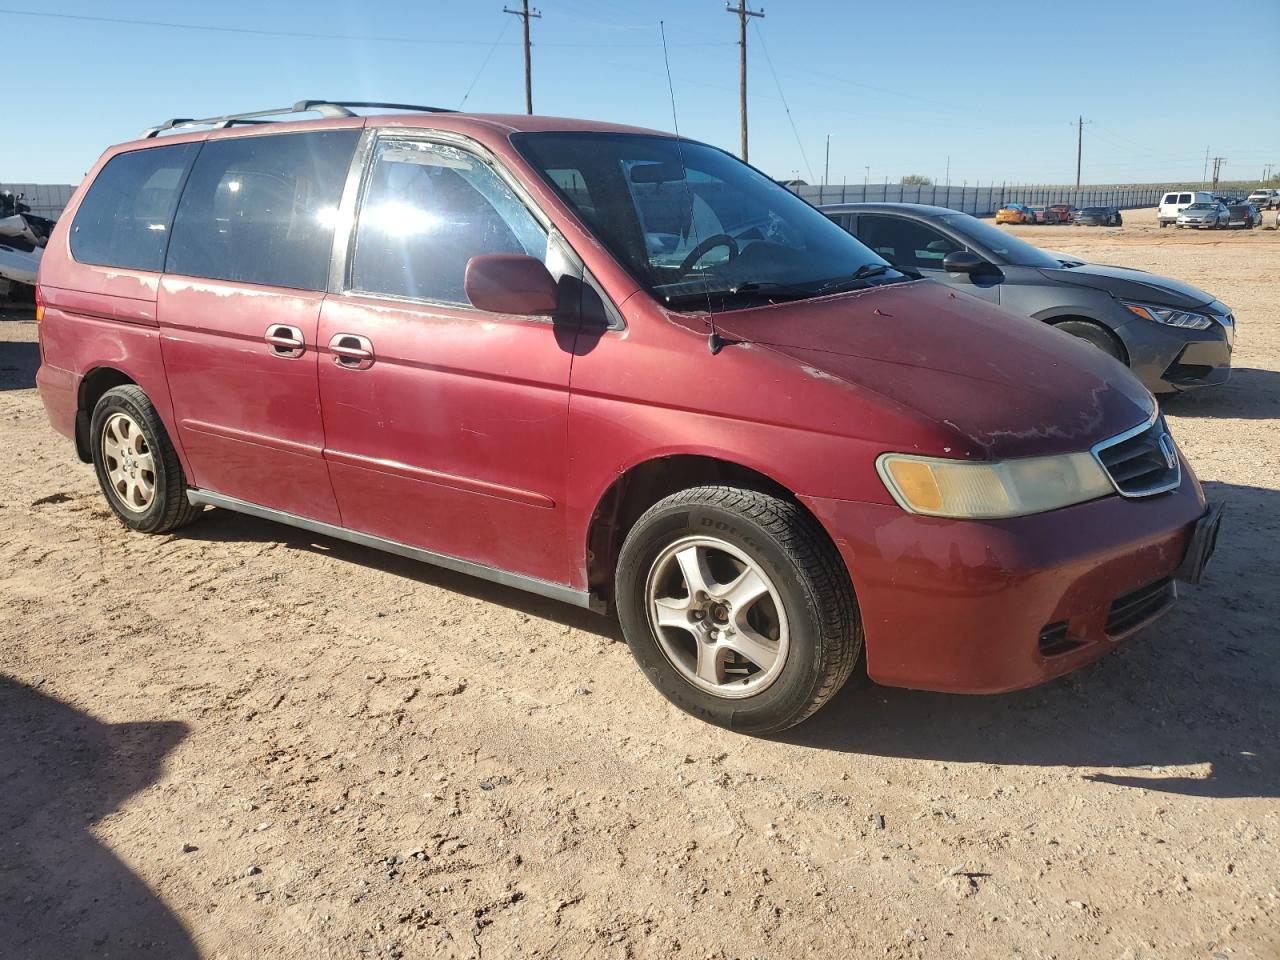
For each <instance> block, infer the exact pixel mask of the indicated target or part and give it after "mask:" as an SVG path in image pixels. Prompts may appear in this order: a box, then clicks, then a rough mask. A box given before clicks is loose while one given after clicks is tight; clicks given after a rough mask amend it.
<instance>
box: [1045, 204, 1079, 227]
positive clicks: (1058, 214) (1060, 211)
mask: <svg viewBox="0 0 1280 960" xmlns="http://www.w3.org/2000/svg"><path fill="white" fill-rule="evenodd" d="M1044 209H1045V214H1046V216H1048V215H1050V214H1052V215H1053V217H1054V219H1053V220H1050V221H1048V222H1049V223H1070V222H1071V218H1072V217H1073V216H1075V213H1076V209H1075V207H1073V206H1071V204H1069V203H1051V204H1049V206H1047V207H1045V208H1044Z"/></svg>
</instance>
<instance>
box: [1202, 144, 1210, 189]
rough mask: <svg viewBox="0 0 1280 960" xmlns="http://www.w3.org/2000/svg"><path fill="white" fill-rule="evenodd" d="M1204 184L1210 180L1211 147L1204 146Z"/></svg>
mask: <svg viewBox="0 0 1280 960" xmlns="http://www.w3.org/2000/svg"><path fill="white" fill-rule="evenodd" d="M1200 182H1201V183H1202V184H1204V183H1208V182H1209V148H1208V147H1205V148H1204V173H1203V174H1201V175H1200Z"/></svg>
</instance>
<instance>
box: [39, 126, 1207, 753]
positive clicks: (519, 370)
mask: <svg viewBox="0 0 1280 960" xmlns="http://www.w3.org/2000/svg"><path fill="white" fill-rule="evenodd" d="M371 106H372V107H383V106H385V107H397V108H398V109H406V108H403V107H401V106H400V105H390V104H385V105H383V104H364V103H360V104H355V103H335V102H315V101H304V102H301V103H299V104H296V105H295V106H294V108H293V110H292V111H291V110H288V109H286V110H278V111H261V112H255V113H253V114H241V115H232V116H226V117H215V118H210V119H209V120H206V121H170V122H168V123H165V124H162V125H161V126H160V127H157V128H153V129H151V130H149V131H147V134H146V135H145V136H144V137H143V138H142V139H140V140H137V141H133V142H130V143H124V144H121V145H119V146H115V147H111V148H109V149H108V150H107V151H106V153H105V154H103V156H102V158H101V159H100V160H99V161H98V163H97V164H96V165H95V166H94V168H93V170H92V171H91V172H90V173H89V175H88V177H87V178H86V179H85V181H84V183H83V184H82V185H81V186H80V188H79V189H78V190H77V191H76V194H75V196H74V197H73V198H72V200H71V202H70V204H69V205H68V207H67V209H66V211H65V213H64V215H63V217H62V219H61V220H60V221H59V222H58V225H57V227H56V229H55V230H54V233H53V236H52V238H51V240H50V242H49V245H48V249H47V251H46V253H45V256H44V258H43V262H42V265H41V268H40V274H39V278H38V285H39V316H40V320H39V334H40V351H41V366H40V370H39V374H38V383H39V387H40V393H41V396H42V398H43V400H44V403H45V406H46V408H47V410H48V414H49V418H50V420H51V421H52V423H53V425H54V427H55V428H57V429H58V430H59V431H61V432H62V433H64V434H65V435H66V436H67V437H69V438H71V439H72V440H73V441H74V444H75V448H76V451H77V452H78V454H79V456H80V458H81V459H82V460H84V461H85V462H92V463H93V465H94V468H95V470H96V471H97V476H98V480H99V482H100V485H101V487H102V491H103V494H104V496H105V497H106V500H107V502H108V504H109V505H110V507H111V509H112V510H113V511H114V512H115V514H116V516H117V517H119V519H120V520H121V522H122V523H123V524H124V526H125V527H127V528H130V529H132V530H136V531H142V532H147V533H159V532H164V531H170V530H175V529H177V528H179V527H181V526H183V525H184V524H187V523H189V522H191V521H192V520H194V519H195V518H196V516H197V514H199V512H200V511H201V510H202V509H204V508H205V507H208V506H213V507H217V508H222V509H226V510H233V511H239V512H241V513H245V514H249V515H251V516H254V517H259V518H263V519H266V520H275V521H279V522H282V523H286V524H292V525H294V526H296V527H300V528H302V529H304V530H307V531H311V532H313V533H316V534H323V535H327V536H332V537H338V538H342V539H345V540H348V541H352V542H355V543H359V544H366V545H369V546H373V547H377V548H380V549H384V550H389V551H392V552H394V553H398V554H401V555H404V556H408V557H413V558H416V559H420V560H423V561H427V562H430V563H435V564H439V565H441V566H444V567H448V568H450V569H453V570H461V571H466V572H468V573H472V574H475V575H477V576H481V577H485V578H488V579H490V580H494V581H497V582H499V583H504V584H508V585H512V586H516V587H521V588H524V589H527V590H532V591H535V592H537V593H540V594H543V595H545V596H548V597H553V598H556V599H559V600H563V601H567V602H569V603H575V604H579V605H581V606H584V607H590V608H594V609H598V610H602V611H603V610H606V609H613V610H616V612H617V615H618V617H619V619H620V621H621V624H622V628H623V631H624V633H625V635H626V639H627V642H628V643H629V645H630V647H631V650H632V651H633V652H634V654H635V658H636V660H637V661H638V662H639V665H640V667H641V668H642V670H643V671H644V673H645V674H646V675H647V676H648V677H649V678H650V680H652V681H653V683H654V685H655V686H656V687H657V688H658V689H659V690H660V691H661V692H662V693H663V694H664V695H665V696H666V697H668V698H669V699H670V700H671V701H672V702H673V703H675V704H677V705H678V706H680V707H681V708H683V709H684V710H687V711H689V712H690V713H693V714H695V715H697V716H699V717H702V718H705V719H706V720H709V721H712V722H714V723H718V724H723V725H725V726H729V727H732V728H734V729H738V730H743V731H749V732H756V733H761V732H771V731H777V730H781V729H783V728H785V727H788V726H790V725H792V724H795V723H797V722H799V721H801V720H803V719H804V718H805V717H807V716H809V715H810V714H811V713H813V712H814V711H815V710H816V709H818V708H819V707H820V706H821V705H822V704H823V703H825V702H826V701H827V700H829V699H830V698H831V696H832V695H833V694H834V693H835V692H836V691H837V690H838V689H839V688H840V687H841V685H842V684H843V683H844V682H845V680H846V679H847V678H848V677H849V676H850V674H851V673H852V671H853V670H854V669H855V668H857V669H865V670H866V672H867V673H868V674H869V675H870V677H871V679H873V680H875V681H878V682H880V683H886V684H893V685H900V686H908V687H917V688H921V689H929V690H946V691H964V692H994V691H1004V690H1013V689H1015V688H1019V687H1025V686H1028V685H1031V684H1035V683H1039V682H1041V681H1043V680H1046V679H1048V678H1050V677H1054V676H1057V675H1059V674H1062V673H1065V672H1067V671H1070V670H1073V669H1075V668H1077V667H1080V666H1081V665H1083V664H1085V663H1088V662H1089V661H1092V660H1094V659H1096V658H1097V657H1099V656H1101V655H1102V654H1103V653H1105V652H1106V651H1108V650H1110V649H1112V648H1113V647H1114V646H1115V645H1116V643H1117V642H1119V641H1120V640H1122V639H1124V638H1125V637H1128V636H1129V635H1131V634H1132V633H1134V632H1135V631H1136V630H1138V629H1140V628H1141V627H1143V626H1145V625H1146V624H1149V623H1151V622H1152V621H1153V620H1155V619H1156V618H1157V617H1159V616H1160V615H1161V614H1163V613H1165V612H1166V611H1167V610H1168V609H1169V608H1170V606H1171V605H1172V604H1173V602H1174V600H1175V597H1176V595H1177V587H1176V586H1175V581H1176V580H1178V579H1182V580H1190V581H1195V580H1197V579H1198V578H1199V577H1200V574H1201V571H1202V570H1203V568H1204V565H1205V563H1206V562H1207V560H1208V557H1209V555H1210V553H1211V552H1212V549H1213V545H1214V539H1215V535H1216V531H1217V526H1218V521H1219V516H1220V515H1219V512H1218V510H1217V509H1216V508H1210V507H1208V506H1207V505H1206V503H1205V498H1204V495H1203V493H1202V491H1201V488H1200V484H1199V483H1198V482H1197V480H1196V478H1195V475H1194V474H1193V473H1192V470H1191V468H1190V466H1189V465H1188V464H1187V463H1186V461H1185V460H1184V458H1183V457H1182V455H1181V454H1180V452H1179V451H1178V448H1177V446H1176V445H1175V443H1174V441H1173V439H1172V438H1171V436H1170V435H1169V432H1168V429H1167V428H1166V426H1165V423H1164V420H1163V419H1162V417H1161V416H1160V413H1159V411H1158V410H1157V408H1156V404H1155V402H1154V400H1153V398H1152V396H1151V394H1150V393H1149V392H1148V391H1147V390H1146V389H1145V388H1144V387H1143V386H1142V385H1141V384H1140V383H1139V382H1138V381H1137V380H1136V379H1134V377H1133V376H1132V375H1131V374H1130V373H1129V372H1128V371H1127V370H1125V369H1124V368H1123V367H1121V366H1120V365H1118V364H1116V363H1114V362H1113V361H1112V360H1110V359H1109V358H1107V357H1105V356H1104V355H1103V354H1102V353H1100V352H1099V351H1097V350H1095V349H1093V348H1092V347H1089V346H1087V345H1086V344H1083V343H1081V342H1080V341H1078V340H1076V339H1074V338H1072V337H1068V336H1064V335H1063V334H1061V333H1059V332H1057V331H1054V330H1052V329H1049V328H1047V327H1045V326H1043V325H1041V324H1038V323H1034V322H1031V321H1028V320H1024V319H1019V318H1016V317H1013V316H1011V315H1010V314H1008V313H1005V312H1004V311H1003V310H1001V309H1000V308H999V307H997V306H994V305H991V304H986V303H983V302H980V301H978V300H976V299H974V298H972V297H968V296H962V295H958V294H957V293H955V292H954V291H952V290H951V289H949V288H948V287H947V286H946V285H945V284H942V283H939V282H937V281H935V280H927V279H926V280H920V279H913V277H912V276H911V275H910V274H906V273H903V272H901V271H898V270H895V269H894V268H893V267H892V266H890V265H889V264H888V263H887V262H886V261H885V260H884V259H882V258H881V257H879V256H877V255H876V254H875V253H873V252H872V251H871V250H869V249H868V248H867V247H865V246H863V245H862V244H861V243H859V242H858V240H856V239H855V238H854V237H852V236H850V235H849V234H848V233H846V232H845V231H843V230H841V229H840V228H839V227H837V226H836V225H835V224H833V223H831V222H830V221H829V220H827V219H826V218H825V217H823V216H822V214H820V213H819V212H818V211H816V210H815V209H813V208H812V207H810V206H809V205H807V204H806V203H805V202H804V201H802V200H800V199H799V198H797V197H796V196H794V195H793V194H791V193H790V192H789V191H787V190H786V189H784V188H783V187H781V186H778V185H777V184H775V183H773V182H772V181H771V180H770V179H768V178H767V177H765V176H763V175H762V174H760V173H759V172H757V171H756V170H754V169H753V168H751V167H749V166H747V165H746V164H744V163H742V162H740V161H738V160H737V159H735V158H734V157H732V156H730V155H729V154H727V153H725V152H724V151H721V150H719V149H716V148H714V147H711V146H707V145H705V144H701V143H696V142H693V141H689V140H679V139H676V138H674V137H671V136H669V135H666V134H663V133H657V132H653V131H647V130H639V129H634V128H627V127H621V126H613V125H609V124H603V123H593V122H582V121H573V120H558V119H551V118H545V117H528V116H473V115H463V114H455V113H447V112H443V111H433V110H431V109H430V108H409V109H412V110H413V112H409V113H400V114H385V115H379V116H361V115H357V113H356V111H355V110H354V109H353V108H356V107H360V108H367V107H371ZM294 111H296V112H302V111H312V112H316V113H318V114H319V115H320V116H319V118H318V119H308V120H282V119H279V118H282V117H285V116H288V115H290V114H291V112H294ZM272 118H277V119H274V120H273V119H272ZM864 658H865V667H862V666H861V665H860V664H861V663H862V662H863V660H864Z"/></svg>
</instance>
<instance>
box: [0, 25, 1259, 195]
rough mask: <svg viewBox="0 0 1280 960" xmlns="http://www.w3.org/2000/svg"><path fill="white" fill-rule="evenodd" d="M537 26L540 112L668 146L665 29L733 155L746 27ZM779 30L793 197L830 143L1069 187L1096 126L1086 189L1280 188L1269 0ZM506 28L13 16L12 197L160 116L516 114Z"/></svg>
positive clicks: (773, 121) (888, 158) (761, 126)
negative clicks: (651, 137)
mask: <svg viewBox="0 0 1280 960" xmlns="http://www.w3.org/2000/svg"><path fill="white" fill-rule="evenodd" d="M508 2H510V0H508ZM517 2H518V0H517ZM513 5H514V4H513ZM535 6H536V7H537V8H539V9H541V11H542V14H543V17H542V19H540V20H535V21H534V22H533V37H534V44H535V46H534V109H535V110H536V111H537V112H538V113H547V114H558V115H564V116H578V117H590V118H596V119H602V120H613V121H619V122H626V123H634V124H638V125H641V126H651V127H657V128H660V129H665V130H669V129H671V103H670V100H669V98H668V93H667V85H666V74H665V72H664V69H663V62H662V48H661V41H660V36H659V32H658V21H659V20H660V19H661V20H664V21H665V23H666V31H667V38H668V41H669V44H670V57H671V73H672V75H673V78H674V82H675V94H676V105H677V108H678V111H679V120H680V128H681V132H682V133H683V134H685V135H686V136H690V137H694V138H697V139H700V140H706V141H708V142H711V143H714V144H718V145H720V146H724V147H726V148H729V149H732V150H735V151H736V149H737V145H738V96H737V94H738V90H737V78H738V60H737V58H738V49H737V45H736V39H737V18H736V17H733V16H730V15H729V14H727V13H726V12H725V11H724V4H723V2H721V0H680V2H676V0H643V2H640V3H636V2H624V0H543V2H541V3H537V4H535ZM763 6H764V9H765V13H766V17H765V18H764V19H763V20H755V21H752V23H751V25H750V27H749V33H748V50H749V54H750V57H751V64H750V72H749V80H748V83H749V91H750V122H751V132H752V137H751V160H752V162H753V163H755V164H756V165H757V166H760V167H762V168H763V169H765V170H766V171H768V172H769V173H770V174H772V175H774V176H777V177H788V176H791V175H793V174H794V173H797V172H798V174H799V176H801V177H803V178H805V179H806V180H810V181H811V182H817V181H818V180H820V179H821V178H822V173H823V163H824V151H825V144H826V137H827V135H828V134H831V182H832V183H839V182H840V181H841V179H842V178H846V177H847V178H848V180H849V182H861V181H862V179H863V178H864V177H865V176H868V175H869V176H870V178H871V179H872V180H873V181H880V180H884V179H886V178H888V179H890V180H894V181H896V180H897V179H898V178H899V177H901V176H902V175H904V174H909V173H919V174H924V175H926V176H930V177H933V178H935V179H937V180H938V181H939V182H942V181H943V178H944V175H945V172H946V170H947V162H948V160H947V158H948V156H949V157H950V175H951V181H952V182H953V183H957V184H958V183H961V182H964V181H968V182H969V183H973V182H974V181H976V180H980V181H981V182H983V183H986V182H987V181H990V180H994V181H996V182H997V183H998V182H1000V181H1008V182H1011V183H1012V182H1024V183H1027V182H1031V183H1063V182H1070V181H1072V180H1073V179H1074V177H1075V136H1076V130H1075V118H1076V116H1077V115H1079V114H1083V115H1084V117H1085V119H1086V120H1088V121H1092V122H1091V123H1089V124H1088V125H1086V127H1085V147H1084V177H1083V179H1084V180H1085V181H1086V182H1092V183H1103V182H1182V181H1187V182H1190V181H1199V179H1200V177H1201V175H1202V172H1203V169H1204V157H1205V149H1206V147H1208V148H1209V149H1210V150H1211V152H1212V153H1213V154H1214V155H1221V156H1225V157H1227V158H1228V162H1227V164H1226V165H1225V166H1224V168H1223V172H1224V176H1225V177H1226V178H1228V179H1235V178H1240V179H1252V178H1258V177H1260V176H1261V175H1262V170H1263V166H1264V165H1265V164H1268V163H1270V164H1273V165H1274V166H1275V168H1276V169H1277V170H1280V123H1277V122H1276V121H1275V116H1274V114H1275V107H1276V105H1277V104H1280V100H1278V99H1277V96H1278V94H1280V60H1278V59H1277V58H1276V56H1275V53H1274V50H1273V49H1272V47H1271V45H1270V44H1269V42H1268V41H1267V40H1265V39H1263V32H1262V31H1259V30H1258V29H1257V27H1258V25H1259V24H1267V25H1269V26H1270V27H1272V28H1274V27H1275V26H1276V25H1277V23H1280V8H1278V7H1277V5H1276V0H1224V2H1220V3H1217V4H1215V5H1213V6H1212V8H1209V11H1208V13H1206V8H1205V7H1204V5H1203V4H1200V3H1196V4H1193V3H1191V2H1182V0H1149V2H1124V0H1119V2H1117V0H1109V2H1098V0H1071V2H1070V3H1067V4H1058V3H1045V2H1036V0H1033V2H1030V3H1028V2H1026V0H1022V2H1012V0H1010V2H1005V0H999V2H994V0H973V2H971V3H969V4H961V5H957V4H956V3H954V0H948V2H942V0H923V2H917V3H913V4H910V5H906V4H880V3H877V4H871V3H853V2H848V0H844V2H841V0H810V2H804V0H790V2H779V0H772V2H770V0H764V3H763ZM502 7H503V0H479V2H477V0H467V2H462V0H453V2H445V0H416V2H402V0H385V2H363V3H359V4H357V3H354V2H351V0H346V2H336V0H313V2H308V3H306V4H301V3H297V4H295V3H289V2H278V3H272V4H268V3H262V2H260V0H259V2H256V3H251V2H245V0H222V2H220V3H218V4H194V3H190V4H185V3H174V2H158V0H132V2H113V3H111V4H102V3H100V2H89V0H0V36H3V37H5V38H6V41H5V47H6V49H8V50H9V56H8V57H7V60H8V62H9V63H10V69H9V70H7V71H6V72H5V76H6V86H7V87H8V89H9V90H10V91H15V92H16V96H17V98H18V102H20V103H22V104H23V105H24V106H27V107H31V108H34V109H32V110H31V112H30V113H29V114H28V116H29V117H30V119H29V121H27V122H25V123H23V124H19V123H18V122H17V120H16V119H15V113H16V111H11V112H10V113H9V116H8V117H7V119H6V123H5V132H4V136H3V137H2V138H0V182H2V181H8V182H24V181H25V182H43V183H61V182H76V181H78V180H79V179H80V177H81V176H82V175H83V173H84V171H85V170H86V169H87V168H88V167H89V165H90V164H92V162H93V161H94V159H95V158H96V157H97V155H98V154H99V153H100V152H101V150H102V148H103V147H105V146H106V145H108V144H111V143H115V142H119V141H121V140H127V139H130V138H132V137H133V136H136V134H137V132H138V131H139V130H141V129H142V128H144V127H146V126H148V125H150V124H152V123H155V122H158V121H160V120H163V119H164V118H166V117H171V116H178V115H180V116H206V115H210V114H218V113H223V112H228V111H237V110H252V109H258V108H263V107H270V106H276V105H281V104H286V103H291V102H293V101H294V100H297V99H301V98H304V97H325V96H328V97H333V98H336V99H353V100H354V99H370V100H401V101H409V102H418V103H422V102H425V103H430V104H436V105H440V106H446V107H457V106H459V105H460V103H461V102H462V101H463V98H464V96H465V97H466V108H467V109H469V110H477V111H486V112H519V111H521V110H522V109H523V106H524V101H523V97H524V89H523V62H522V59H521V52H520V46H519V40H520V30H519V23H518V21H517V19H516V18H515V17H512V16H508V15H505V14H503V13H502ZM756 9H759V5H757V6H756ZM24 10H25V11H30V12H33V13H34V12H40V13H44V14H56V15H61V16H56V17H50V16H27V15H21V14H19V13H17V12H16V11H24ZM957 11H968V14H967V15H965V14H964V13H958V12H957ZM84 16H87V17H110V18H118V19H125V20H134V21H161V22H164V23H167V24H192V25H204V26H208V27H216V28H219V29H218V30H195V29H182V28H179V27H176V26H149V25H143V24H141V23H107V22H101V21H94V20H84V19H75V18H77V17H84ZM1198 25H1203V27H1204V28H1205V29H1206V30H1207V31H1208V33H1207V40H1206V41H1205V43H1207V44H1209V45H1211V46H1212V47H1213V48H1214V49H1215V50H1216V51H1218V52H1220V53H1221V60H1222V62H1221V64H1220V65H1209V64H1205V65H1190V64H1185V63H1179V62H1178V61H1177V60H1176V59H1175V55H1176V54H1177V53H1178V52H1179V51H1181V52H1190V51H1193V50H1199V51H1203V50H1204V49H1205V47H1204V46H1203V45H1202V44H1201V43H1199V42H1197V41H1193V39H1192V34H1193V33H1194V31H1195V30H1196V29H1197V26H1198ZM504 28H505V29H504ZM251 31H264V32H265V33H255V32H251ZM292 33H301V34H312V35H311V36H289V35H286V34H292ZM268 34H269V35H268ZM315 34H336V35H340V36H338V37H329V36H315ZM1231 37H1239V38H1241V39H1239V40H1236V39H1228V38H1231ZM370 38H374V39H370ZM499 39H500V42H499ZM495 43H496V46H495ZM486 58H487V63H486ZM770 62H771V63H772V70H771V68H770ZM27 71H29V72H27ZM775 72H776V79H775ZM779 86H780V87H781V96H780V94H779ZM468 91H470V93H469V94H468ZM783 97H785V100H786V103H787V104H788V105H789V106H790V111H791V115H790V118H788V115H787V112H786V110H785V108H784V105H783ZM22 112H23V113H27V110H25V109H24V110H22ZM1259 117H1261V118H1264V122H1258V121H1257V119H1256V118H1259ZM793 122H794V128H795V129H794V131H793V129H792V123H793ZM868 167H869V168H870V171H869V174H868V171H867V168H868Z"/></svg>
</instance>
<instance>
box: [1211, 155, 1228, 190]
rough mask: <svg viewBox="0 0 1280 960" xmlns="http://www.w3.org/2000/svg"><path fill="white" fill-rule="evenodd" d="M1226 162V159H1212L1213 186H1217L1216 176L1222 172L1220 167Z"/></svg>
mask: <svg viewBox="0 0 1280 960" xmlns="http://www.w3.org/2000/svg"><path fill="white" fill-rule="evenodd" d="M1226 162H1227V158H1226V157H1214V158H1213V186H1215V187H1216V186H1217V185H1218V175H1219V174H1220V173H1221V172H1222V165H1223V164H1224V163H1226Z"/></svg>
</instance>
